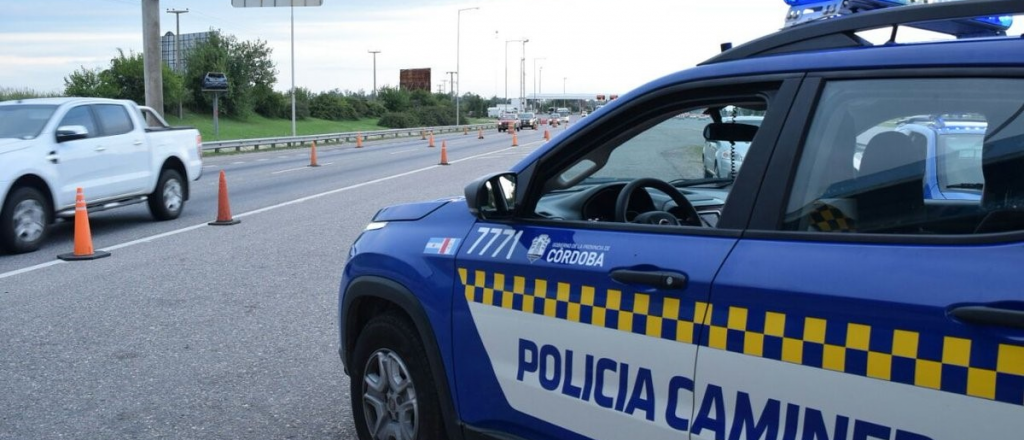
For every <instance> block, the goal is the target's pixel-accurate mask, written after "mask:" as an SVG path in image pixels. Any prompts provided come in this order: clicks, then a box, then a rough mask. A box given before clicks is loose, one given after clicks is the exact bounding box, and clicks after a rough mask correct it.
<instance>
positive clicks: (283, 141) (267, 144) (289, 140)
mask: <svg viewBox="0 0 1024 440" xmlns="http://www.w3.org/2000/svg"><path fill="white" fill-rule="evenodd" d="M494 127H495V124H494V123H493V122H492V123H486V124H471V125H448V126H442V127H414V128H396V129H390V130H374V131H351V132H344V133H327V134H311V135H305V136H279V137H269V138H257V139H238V140H231V141H213V142H206V141H203V151H213V152H214V153H219V152H220V151H221V150H226V149H230V148H234V149H235V151H242V150H243V149H252V150H259V149H260V148H281V147H296V146H300V145H304V144H308V143H310V142H314V141H315V142H320V143H338V144H340V143H344V142H355V141H356V136H359V135H362V136H363V140H364V141H369V140H380V139H388V138H400V137H410V136H420V135H421V134H422V133H426V134H427V135H429V134H430V133H431V132H433V133H435V134H438V133H456V132H461V131H467V130H468V131H471V132H472V131H476V130H485V129H491V128H494Z"/></svg>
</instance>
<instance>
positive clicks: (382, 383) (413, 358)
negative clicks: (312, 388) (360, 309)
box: [349, 313, 446, 440]
mask: <svg viewBox="0 0 1024 440" xmlns="http://www.w3.org/2000/svg"><path fill="white" fill-rule="evenodd" d="M352 354H353V358H352V367H353V371H352V375H351V386H350V393H349V394H350V395H351V396H352V413H353V417H354V418H355V422H356V432H357V433H358V434H359V438H360V439H362V440H371V439H372V440H391V439H397V440H416V439H421V440H422V439H439V438H445V437H446V435H445V433H444V429H443V428H444V427H443V424H442V421H441V412H440V405H439V404H438V399H437V390H436V388H435V386H434V381H433V376H431V374H430V367H429V364H428V362H427V355H426V352H425V351H424V349H423V343H422V342H421V341H420V338H419V335H418V334H417V332H416V330H415V329H414V328H413V327H412V325H411V324H409V322H408V321H407V320H405V319H403V318H402V317H401V316H399V315H397V314H395V313H386V314H383V315H379V316H377V317H375V318H373V319H372V320H371V321H370V322H369V323H368V324H367V325H366V327H365V328H364V329H363V331H362V334H361V335H360V336H359V340H358V341H356V347H355V351H353V353H352Z"/></svg>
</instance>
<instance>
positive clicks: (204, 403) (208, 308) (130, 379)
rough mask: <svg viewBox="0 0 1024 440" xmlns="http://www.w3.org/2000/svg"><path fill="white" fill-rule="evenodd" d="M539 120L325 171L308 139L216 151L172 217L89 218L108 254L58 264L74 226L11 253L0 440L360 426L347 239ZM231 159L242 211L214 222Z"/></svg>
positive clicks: (337, 159) (384, 146) (338, 162)
mask: <svg viewBox="0 0 1024 440" xmlns="http://www.w3.org/2000/svg"><path fill="white" fill-rule="evenodd" d="M559 131H560V129H554V133H553V134H555V133H558V132H559ZM542 132H543V131H542V130H541V131H536V132H533V131H524V132H521V133H520V135H519V145H520V146H519V147H515V148H513V147H511V136H510V135H507V134H498V133H497V132H496V130H490V131H487V132H485V136H486V139H483V140H479V139H477V136H476V133H471V134H470V135H468V136H464V135H462V134H453V135H445V136H438V137H437V138H436V143H437V148H428V147H427V142H426V141H421V140H419V138H414V139H412V140H399V141H387V142H370V143H366V146H365V148H362V149H356V148H354V146H353V145H351V144H346V145H343V146H330V147H322V148H320V149H319V151H318V153H319V154H318V156H319V163H320V164H321V165H323V166H321V167H319V168H310V167H307V166H306V165H307V164H308V162H309V156H308V151H307V150H284V151H268V152H259V153H250V154H243V155H232V156H219V157H211V158H208V159H207V160H206V161H205V163H206V165H205V167H204V176H203V178H202V179H201V180H200V181H198V182H194V183H193V187H192V199H191V200H189V202H188V203H187V204H186V206H185V211H184V213H183V215H182V216H181V218H179V219H177V220H173V221H167V222H155V221H153V220H152V218H151V217H150V215H149V212H148V211H147V209H146V207H145V205H136V206H132V207H127V208H121V209H115V210H111V211H106V212H99V213H94V214H92V215H91V216H90V220H91V227H92V233H93V241H94V245H95V247H96V248H97V249H107V250H110V252H111V253H112V254H113V255H112V256H111V257H109V258H105V259H101V260H95V261H89V262H73V263H66V262H59V260H55V258H54V257H55V256H56V255H57V254H59V253H64V252H70V250H71V248H72V225H71V223H70V222H67V223H64V224H60V225H58V226H57V227H56V228H55V231H54V233H53V234H52V235H51V237H50V239H49V241H48V242H47V244H46V245H45V246H44V247H43V248H42V249H41V250H39V251H37V252H34V253H31V254H24V255H4V256H0V377H2V378H3V379H2V381H0V384H2V385H0V439H27V438H40V439H43V438H46V439H51V438H82V439H86V438H96V439H100V438H188V439H230V438H245V439H250V438H261V439H263V438H267V439H279V438H289V439H290V438H300V439H307V438H309V439H313V438H316V439H323V438H326V439H354V438H356V436H355V430H354V425H353V423H352V420H351V409H350V407H349V389H348V378H347V376H345V375H344V374H343V372H342V370H341V363H340V361H339V360H338V355H337V346H338V344H337V333H338V332H337V321H338V318H337V289H338V282H339V276H340V273H341V270H342V267H343V264H344V260H345V256H346V254H347V252H348V248H349V245H350V244H351V243H352V242H353V240H354V239H355V238H356V236H357V235H358V234H359V232H360V231H361V230H362V228H363V227H364V226H365V224H366V223H367V222H368V221H369V220H370V219H371V217H372V216H373V214H374V213H375V212H376V211H377V210H378V209H379V208H381V207H383V206H387V205H391V204H396V203H403V202H410V201H417V200H424V199H433V198H440V197H447V196H458V195H461V194H462V192H463V187H464V186H465V184H467V183H468V182H469V181H470V180H472V179H473V178H475V177H477V176H479V175H482V174H485V173H488V172H492V171H500V170H504V169H507V168H508V167H510V166H511V165H512V164H514V163H516V162H517V161H519V160H520V159H521V158H523V157H525V156H526V155H527V154H528V153H529V152H531V151H533V150H534V149H535V148H536V147H537V146H539V145H541V143H542V142H543V140H542ZM442 140H444V141H446V142H447V147H448V148H447V149H448V159H449V161H450V162H451V165H450V166H444V167H442V166H437V165H436V164H437V163H438V160H439V156H440V145H441V141H442ZM221 170H224V171H226V173H227V178H228V186H229V189H230V200H231V208H232V212H233V213H234V216H235V218H237V219H240V220H242V222H241V224H239V225H235V226H230V227H212V226H206V222H209V221H212V220H214V219H215V217H216V212H217V177H218V173H219V172H220V171H221Z"/></svg>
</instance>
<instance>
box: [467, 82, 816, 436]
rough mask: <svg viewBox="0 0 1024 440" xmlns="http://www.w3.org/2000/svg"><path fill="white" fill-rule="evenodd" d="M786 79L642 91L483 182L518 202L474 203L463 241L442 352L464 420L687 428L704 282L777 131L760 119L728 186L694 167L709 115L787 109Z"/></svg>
mask: <svg viewBox="0 0 1024 440" xmlns="http://www.w3.org/2000/svg"><path fill="white" fill-rule="evenodd" d="M783 84H788V85H789V86H788V87H783ZM795 86H796V84H795V83H793V84H790V83H784V82H782V81H770V82H766V83H762V84H757V85H744V84H729V85H728V86H726V85H722V86H720V87H706V88H699V89H689V90H676V91H674V92H665V91H658V92H654V93H650V94H649V96H646V97H638V98H634V99H632V100H630V101H629V102H624V103H623V104H624V105H620V106H619V108H618V109H608V110H609V111H608V112H607V113H606V114H602V113H600V112H599V113H596V114H595V116H594V117H592V118H588V122H590V121H594V123H592V124H588V125H587V126H584V127H581V128H580V129H578V130H577V131H575V132H570V133H569V134H567V135H564V136H563V137H564V139H563V140H562V141H561V142H560V144H559V145H557V146H556V147H555V148H553V149H552V150H551V151H550V152H548V153H547V154H545V155H543V156H542V157H540V158H539V159H538V160H536V161H534V162H533V164H532V165H530V166H529V167H527V168H526V169H524V170H522V171H521V172H519V173H517V174H514V175H509V176H503V177H501V178H500V179H493V180H492V182H491V186H492V187H501V188H503V189H504V191H505V192H506V193H507V194H508V195H509V196H510V197H511V194H513V193H514V194H515V197H514V203H516V204H519V206H518V207H516V208H515V214H514V215H512V216H510V218H503V219H489V218H487V216H486V215H484V216H483V217H484V219H483V220H481V221H479V222H477V224H476V225H475V226H474V227H473V228H472V230H471V233H470V234H469V235H468V236H467V237H465V239H464V241H463V242H462V243H461V244H460V245H459V250H458V257H457V271H458V279H459V280H460V281H461V284H459V285H457V286H456V298H455V301H454V310H455V312H454V314H453V315H454V321H455V322H454V328H453V334H454V354H453V356H454V360H455V364H456V365H455V377H456V379H455V382H456V384H457V389H458V400H459V411H460V415H461V417H462V419H463V421H465V422H466V423H467V424H468V425H469V429H471V430H481V431H487V430H500V431H505V432H511V433H513V434H514V435H517V436H521V437H524V438H595V439H626V438H642V439H679V438H685V437H686V436H687V432H688V430H689V428H690V420H691V415H692V402H693V390H694V365H695V359H696V354H697V346H698V342H699V339H700V337H701V329H702V325H701V323H702V320H703V319H704V317H705V315H706V313H707V312H708V294H709V287H710V285H711V282H712V280H713V278H714V277H715V274H716V273H717V272H718V270H719V267H720V266H721V264H722V262H723V261H724V260H725V258H726V256H727V255H728V253H729V252H730V250H731V249H732V247H733V246H734V244H735V243H736V242H737V238H738V237H739V228H737V227H736V226H735V225H738V224H742V223H743V222H745V221H746V216H747V215H748V213H749V207H750V206H751V205H752V204H753V195H754V194H755V192H756V187H757V182H758V181H759V177H758V174H759V173H763V164H764V163H765V161H764V160H765V159H766V158H767V155H768V154H769V152H768V151H767V150H764V148H765V147H770V145H771V144H772V141H773V140H774V137H773V136H774V133H775V132H777V130H776V129H775V128H773V127H775V126H776V125H777V124H775V123H773V124H769V123H768V122H767V121H768V120H766V123H765V124H764V125H763V126H762V127H761V130H760V131H759V132H758V133H757V139H755V142H754V143H753V145H751V146H750V148H749V150H747V153H748V154H747V156H746V164H745V165H743V172H741V173H740V174H739V176H740V177H739V179H741V180H739V181H737V182H736V183H735V185H734V184H733V178H732V176H730V175H725V176H719V177H714V178H711V179H706V178H705V173H706V172H707V170H706V169H705V168H704V167H703V166H702V164H703V161H702V158H701V154H702V151H703V148H702V147H703V145H704V144H705V142H706V139H705V137H704V131H705V127H708V126H709V125H710V124H715V123H716V120H721V115H719V114H716V115H715V118H716V119H712V118H711V117H710V116H709V115H710V113H711V112H716V113H717V112H741V113H742V112H749V113H751V114H759V115H764V114H765V111H766V109H767V108H768V105H769V102H771V105H772V108H773V109H775V108H780V109H785V108H786V106H787V105H788V98H787V96H788V95H789V93H790V92H791V91H792V90H795ZM780 87H783V89H782V90H785V91H787V92H786V93H783V91H782V90H780V89H779V88H780ZM731 102H735V103H736V104H737V105H732V106H730V105H728V104H730V103H731ZM709 109H710V110H709ZM783 112H784V110H780V111H779V113H778V114H779V115H782V114H783ZM772 114H773V113H771V112H769V113H768V116H767V117H771V115H772ZM779 117H781V116H779ZM779 117H777V118H779ZM778 124H781V119H779V122H778ZM720 128H721V127H720ZM724 128H725V129H729V130H732V131H742V132H743V133H746V134H748V135H752V134H753V130H757V127H740V128H737V127H724ZM747 140H748V141H749V140H750V139H747ZM737 159H739V158H737ZM738 166H739V161H737V167H738ZM748 168H749V169H748ZM737 169H738V168H737ZM748 171H749V173H748ZM641 179H656V180H657V181H661V182H672V183H671V184H667V183H666V184H664V186H668V188H664V186H662V185H663V184H659V183H655V182H654V181H653V180H641ZM702 182H703V183H702ZM743 182H746V183H743ZM627 185H629V186H630V187H632V188H633V191H632V192H631V195H630V196H629V197H628V201H626V203H623V199H622V198H621V197H620V194H621V193H622V192H623V191H624V189H625V188H626V187H627ZM634 185H637V186H634ZM513 186H514V187H515V188H514V190H513ZM741 187H743V188H745V189H744V190H736V189H734V188H741ZM731 189H732V190H733V191H732V193H731V194H730V190H731ZM737 191H739V192H737ZM468 193H469V192H467V194H468ZM666 193H677V194H678V196H677V197H678V198H682V200H679V199H678V198H676V199H673V198H672V197H670V196H669V195H666ZM727 196H728V198H729V201H728V203H725V200H726V197H727ZM499 198H501V197H499ZM507 202H508V203H513V200H507ZM690 204H692V205H693V207H694V208H695V211H694V210H691V209H694V208H688V207H687V206H684V205H690ZM617 207H618V208H622V210H621V211H622V212H618V213H617ZM620 214H624V216H625V220H626V221H622V219H621V218H619V215H620ZM677 221H678V222H681V223H683V224H682V225H677V224H676V222H677Z"/></svg>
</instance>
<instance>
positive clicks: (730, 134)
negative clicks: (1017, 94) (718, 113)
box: [704, 122, 758, 143]
mask: <svg viewBox="0 0 1024 440" xmlns="http://www.w3.org/2000/svg"><path fill="white" fill-rule="evenodd" d="M757 128H758V127H757V126H756V125H748V124H741V123H733V122H712V123H710V124H708V125H707V126H705V127H704V139H705V140H707V141H709V142H733V143H736V142H747V143H749V142H752V141H753V140H754V135H756V134H757Z"/></svg>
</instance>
